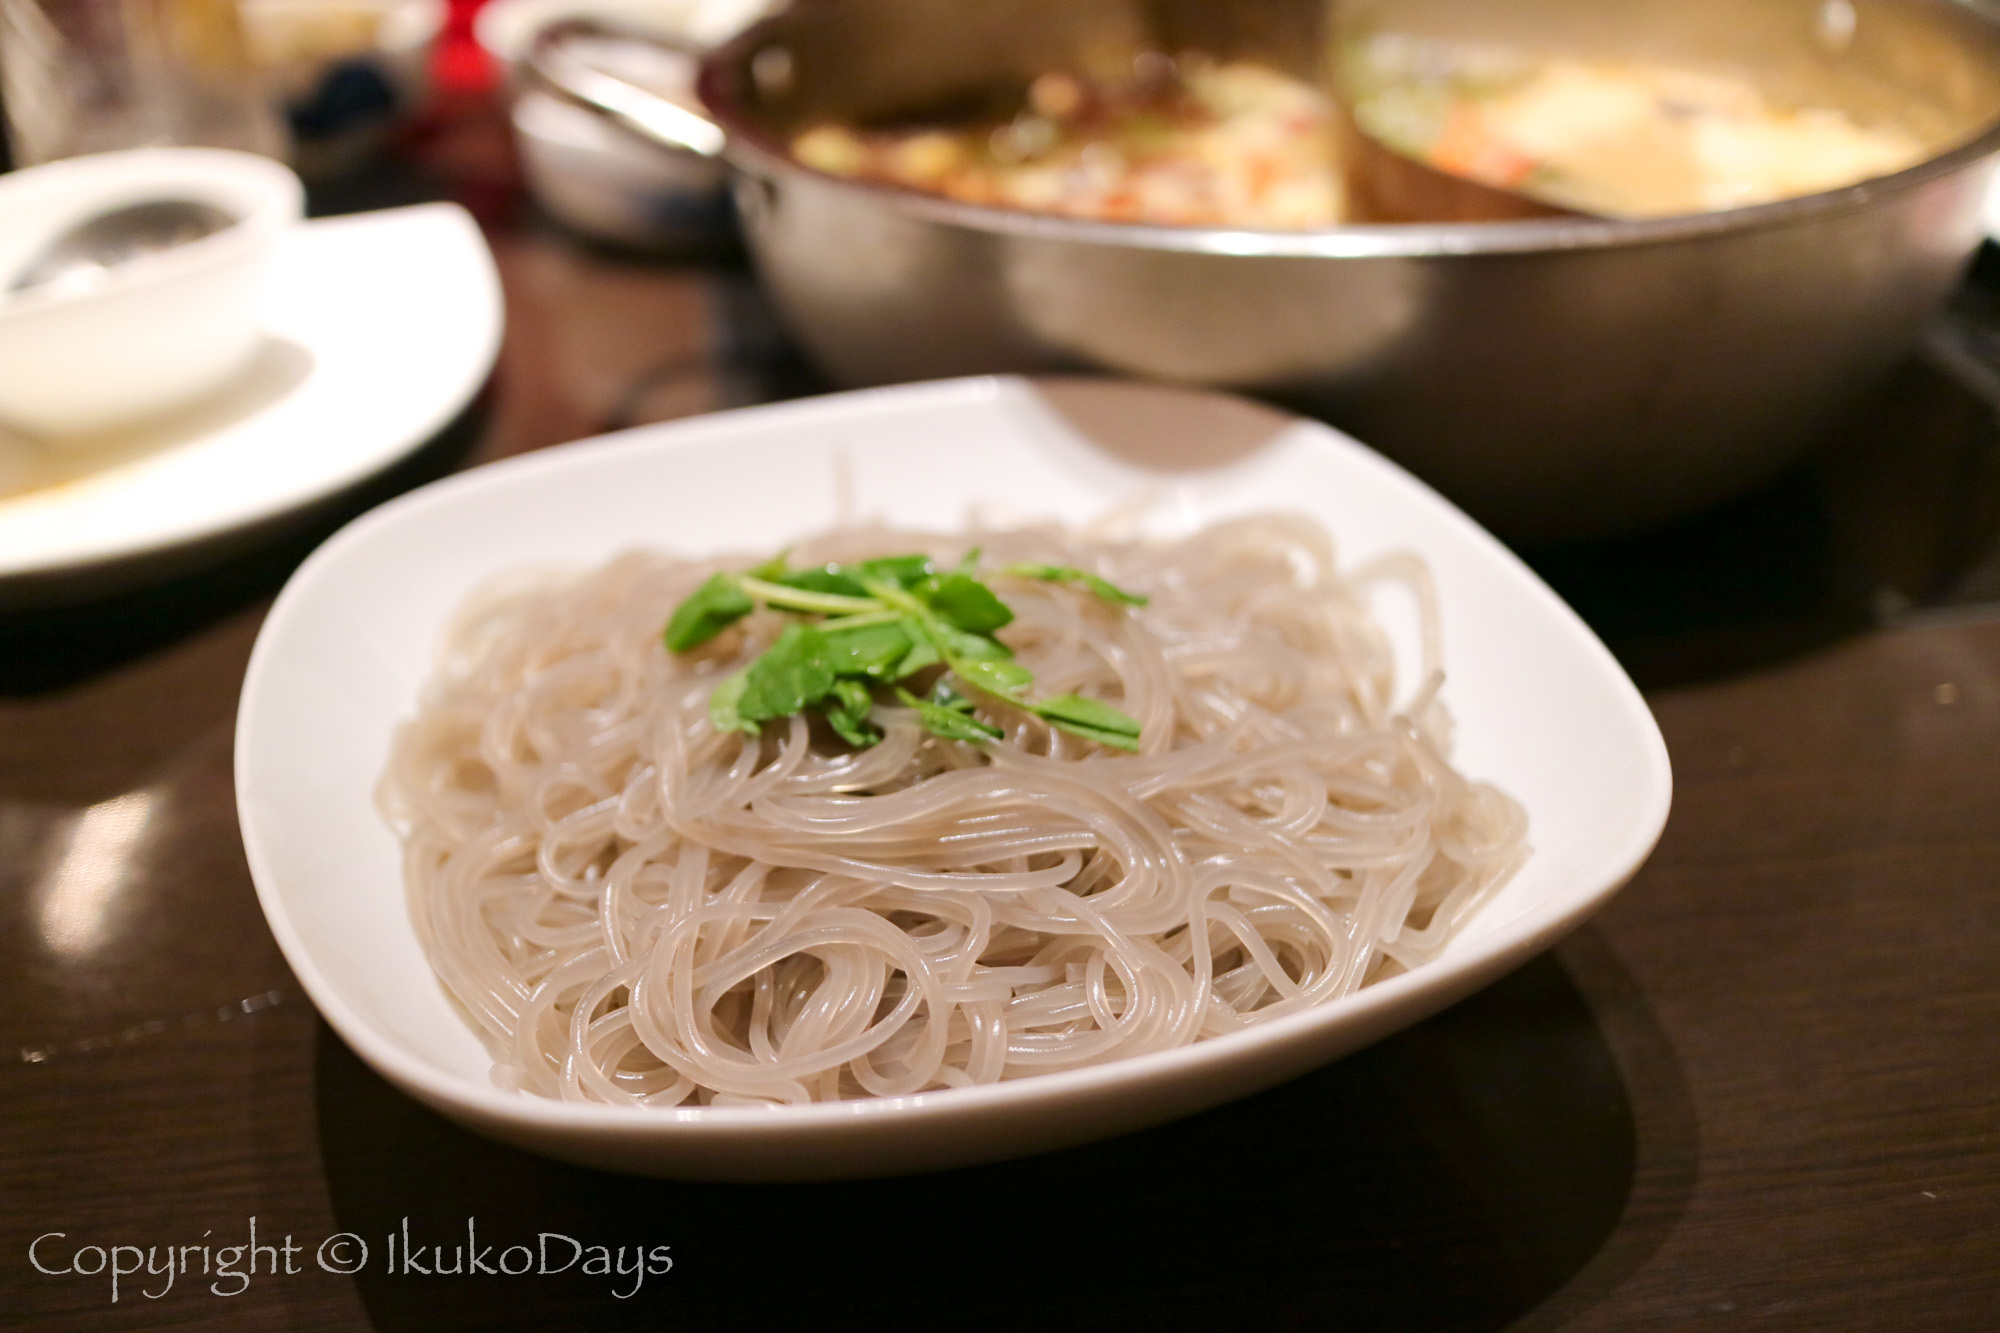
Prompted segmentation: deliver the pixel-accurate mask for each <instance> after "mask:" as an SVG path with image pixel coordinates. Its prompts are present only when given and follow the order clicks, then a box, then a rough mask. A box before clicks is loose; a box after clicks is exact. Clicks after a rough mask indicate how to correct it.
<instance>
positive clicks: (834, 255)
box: [700, 0, 2000, 540]
mask: <svg viewBox="0 0 2000 1333" xmlns="http://www.w3.org/2000/svg"><path fill="white" fill-rule="evenodd" d="M1364 3H1365V4H1366V8H1365V9H1364V8H1362V6H1363V4H1364ZM1325 12H1326V11H1325V7H1324V5H1323V4H1322V0H805V2H803V3H799V4H796V5H795V6H794V7H792V8H791V9H789V10H788V11H785V12H783V13H781V14H778V15H777V16H775V17H773V18H770V19H768V20H766V21H765V22H763V23H760V24H758V25H757V26H756V27H754V28H752V29H750V30H748V31H747V32H745V33H744V34H743V35H742V36H741V37H740V38H738V39H737V40H735V41H733V42H731V43H730V44H728V45H727V46H725V47H724V48H722V49H720V50H718V51H716V52H714V53H713V54H712V55H711V56H710V57H709V59H708V60H707V61H706V63H705V65H704V68H703V71H702V76H701V83H700V89H701V95H702V99H703V101H704V102H705V103H706V105H707V107H708V109H709V111H710V114H711V115H713V117H714V118H715V119H716V121H717V122H719V123H720V125H721V127H722V128H723V129H724V130H725V131H726V135H727V148H726V153H727V156H728V158H729V160H730V162H731V163H732V164H733V166H734V167H735V168H736V171H737V202H738V204H739V207H740V211H741V214H742V218H743V222H744V227H745V232H746V236H747V239H748V243H749V246H750V249H751V252H752V254H753V256H754V259H755V262H756V265H757V267H758V270H759V272H760V273H761V275H762V277H763V279H764V281H765V283H766V285H767V287H768V290H769V293H770V297H771V299H772V301H773V302H774V303H775V304H776V307H777V309H778V312H779V314H780V316H781V317H782V319H783V320H784V322H785V323H786V325H787V326H788V327H789V328H790V330H791V331H792V333H793V334H795V335H796V337H797V338H798V340H799V342H800V343H801V344H802V345H803V346H804V348H805V349H806V351H807V352H808V353H809V354H810V356H811V357H812V358H813V359H814V360H815V361H816V362H817V363H818V364H819V365H820V367H821V368H822V369H823V370H824V371H825V372H826V373H827V374H828V375H829V376H830V377H831V378H833V379H834V380H836V381H838V382H840V383H843V384H851V385H867V384H879V383H885V382H889V381H899V380H911V379H920V378H928V377H934V376H946V375H958V374H964V373H968V372H982V371H1050V370H1078V369H1085V370H1097V371H1111V372H1118V373H1124V374H1132V375H1139V376H1146V377H1152V378H1159V379H1167V380H1178V381H1186V382H1193V383H1199V384H1207V385H1218V386H1223V387H1227V388H1232V389H1239V390H1243V391H1246V392H1250V393H1255V394H1260V395H1264V396H1268V397H1272V398H1275V399H1278V400H1280V401H1284V402H1287V403H1291V404H1294V405H1298V406H1301V407H1304V408H1306V409H1307V410H1310V411H1312V412H1315V413H1317V414H1319V415H1322V416H1325V417H1326V418H1328V419H1329V420H1331V421H1333V422H1335V423H1336V424H1338V425H1340V426H1342V427H1344V428H1346V429H1347V430H1349V431H1351V432H1352V433H1353V434H1355V435H1356V436H1358V437H1359V438H1361V439H1362V440H1364V441H1367V442H1368V443H1370V444H1372V445H1375V446H1376V447H1378V448H1380V449H1382V450H1384V451H1385V452H1387V453H1389V454H1391V455H1393V456H1395V457H1396V458H1398V459H1400V460H1402V461H1403V462H1404V463H1406V464H1407V465H1408V466H1410V467H1411V468H1412V469H1414V470H1415V471H1416V472H1418V473H1419V474H1420V475H1422V476H1424V477H1425V478H1427V479H1428V480H1430V481H1431V482H1432V483H1433V484H1434V485H1436V486H1437V487H1439V488H1440V489H1441V490H1443V491H1444V492H1445V493H1446V494H1448V495H1450V496H1451V497H1453V498H1454V499H1456V500H1457V501H1459V502H1460V503H1461V504H1463V505H1464V506H1466V507H1467V508H1468V509H1470V510H1471V511H1472V512H1474V513H1475V514H1476V515H1478V516H1479V517H1481V518H1482V519H1484V520H1486V521H1487V522H1489V523H1491V524H1493V525H1494V526H1495V527H1497V528H1498V529H1500V530H1501V531H1502V532H1503V533H1505V534H1507V535H1509V536H1512V537H1515V538H1520V539H1529V540H1546V539H1560V538H1576V537H1588V536H1596V535H1602V534H1606V533H1612V532H1618V531H1625V530H1630V529H1634V528H1638V527H1643V526H1645V525H1649V524H1654V523H1658V522H1662V521H1664V520H1668V519H1671V518H1673V517H1676V516H1679V515H1683V514H1686V513H1689V512H1692V511H1694V510H1696V509H1699V508H1701V507H1703V506H1706V505H1709V504H1711V503H1713V502H1715V501H1717V500H1718V499H1720V498H1722V497H1725V496H1727V495H1729V494H1731V493H1734V492H1737V491H1739V490H1742V489H1744V488H1746V487H1748V486H1750V485H1752V484H1754V483H1756V482H1758V481H1760V480H1762V479H1764V478H1767V477H1769V476H1771V475H1773V474H1774V473H1775V472H1777V471H1778V470H1780V469H1782V468H1783V466H1784V465H1785V464H1786V463H1787V462H1789V461H1791V460H1792V459H1794V458H1795V457H1796V456H1797V455H1798V453H1799V452H1800V450H1801V449H1802V448H1804V447H1805V446H1806V445H1807V444H1809V443H1810V442H1811V440H1812V439H1813V437H1814V435H1815V432H1816V431H1818V430H1819V429H1820V428H1822V427H1823V426H1824V425H1825V424H1827V423H1828V421H1829V419H1830V418H1832V417H1834V416H1835V415H1837V414H1838V413H1839V412H1840V411H1841V410H1842V409H1843V407H1845V406H1846V405H1848V404H1849V403H1850V402H1851V401H1852V400H1853V398H1854V397H1855V395H1856V394H1857V393H1859V392H1860V391H1861V390H1863V389H1865V388H1866V386H1867V385H1868V384H1869V383H1870V382H1871V381H1872V380H1874V379H1875V378H1876V377H1877V376H1878V375H1879V374H1880V373H1881V372H1883V371H1884V370H1885V369H1886V368H1888V367H1889V366H1890V365H1891V364H1892V363H1893V362H1894V361H1895V360H1896V359H1897V358H1898V356H1900V355H1901V354H1902V353H1903V352H1904V350H1905V349H1906V348H1907V346H1908V344H1909V342H1910V341H1911V339H1912V337H1913V335H1914V333H1915V331H1916V330H1917V328H1918V326H1919V324H1920V323H1921V322H1922V321H1923V320H1924V319H1925V317H1926V316H1927V315H1928V314H1929V313H1930V312H1932V311H1933V310H1934V309H1935V308H1936V307H1937V305H1938V304H1939V303H1940V302H1941V301H1942V300H1943V299H1944V297H1945V296H1946V295H1947V294H1948V293H1949V291H1950V289H1951V288H1952V286H1953V284H1954V283H1955V282H1956V281H1957V279H1958V277H1959V275H1960V272H1961V269H1962V267H1963V265H1964V263H1965V260H1966V258H1967V256H1968V255H1969V254H1970V253H1971V252H1972V250H1973V249H1974V248H1975V247H1976V246H1977V245H1978V244H1979V242H1980V239H1981V236H1982V224H1981V207H1982V203H1983V200H1984V196H1985V193H1986V188H1987V182H1988V177H1989V175H1990V174H1991V168H1992V154H1993V153H1994V152H1995V150H1996V148H2000V25H1996V23H1995V22H1994V21H1992V20H1990V19H1989V18H1987V17H1984V16H1982V15H1981V14H1980V13H1978V12H1976V11H1975V10H1973V9H1971V8H1969V7H1967V6H1966V5H1963V4H1958V3H1952V2H1951V0H1623V2H1622V3H1620V4H1618V5H1615V6H1610V5H1604V4H1601V3H1597V2H1596V0H1506V2H1505V3H1502V2H1501V0H1348V8H1347V10H1346V11H1345V15H1346V17H1345V18H1343V19H1342V20H1341V21H1342V22H1351V23H1358V24H1375V25H1382V24H1390V23H1393V24H1397V25H1401V26H1402V27H1404V28H1406V29H1408V30H1411V31H1419V32H1436V33H1442V34H1448V35H1455V36H1460V37H1463V38H1467V39H1473V40H1490V41H1504V42H1512V43H1515V44H1518V45H1526V46H1531V47H1534V46H1537V45H1539V46H1540V47H1541V48H1544V49H1549V48H1559V49H1571V50H1578V49H1580V50H1584V51H1590V50H1614V51H1623V52H1625V53H1628V54H1632V53H1645V54H1655V55H1660V56H1675V57H1682V58H1691V59H1696V60H1700V59H1714V58H1721V59H1724V60H1726V61H1728V62H1729V63H1732V64H1734V65H1736V66H1738V67H1741V68H1746V69H1750V70H1754V71H1756V72H1757V74H1758V77H1759V79H1760V80H1761V81H1763V82H1764V83H1765V84H1766V85H1767V86H1769V87H1773V88H1776V89H1777V90H1779V91H1780V92H1781V93H1785V94H1796V95H1798V96H1799V97H1800V98H1801V99H1802V100H1831V101H1832V102H1833V104H1834V105H1838V106H1842V107H1844V108H1847V109H1850V110H1851V111H1853V112H1855V113H1857V114H1861V115H1866V114H1868V113H1870V112H1876V111H1881V110H1896V109H1897V108H1899V107H1917V106H1921V107H1922V109H1923V114H1924V115H1925V116H1927V117H1929V118H1930V119H1931V121H1932V122H1933V123H1934V124H1937V125H1941V126H1942V127H1944V129H1945V131H1946V132H1947V134H1948V141H1949V142H1955V143H1956V144H1957V145H1958V146H1956V147H1953V148H1950V149H1949V150H1948V151H1945V152H1944V153H1943V155H1942V156H1939V157H1936V158H1934V159H1933V160H1930V161H1927V162H1925V163H1922V164H1921V165H1919V166H1916V167H1914V168H1911V169H1909V170H1906V171H1903V172H1901V173H1899V174H1897V175H1894V176H1890V177H1886V178H1882V179H1878V180H1874V181H1869V182H1866V183H1863V184H1861V185H1857V186H1853V187H1851V188H1847V189H1842V190H1836V191H1831V192H1828V193H1824V194H1818V195H1813V196H1809V197H1806V198H1800V199H1793V200H1788V201H1783V202H1779V203H1774V204H1769V205H1764V206H1760V207H1754V208H1746V209H1738V210H1734V211H1730V212H1724V213H1711V214H1702V215H1695V216H1689V217H1682V218H1671V219H1664V220H1654V221H1643V222H1619V221H1604V220H1597V219H1585V218H1557V219H1539V220H1533V221H1520V222H1508V223H1473V224H1451V225H1397V226H1383V225H1378V226H1343V227H1337V228H1333V229H1330V230H1325V231H1317V232H1307V233H1277V232H1254V231H1229V230H1210V229H1199V228H1169V227H1148V226H1125V225H1112V224H1102V223H1092V222H1083V221H1072V220H1067V219H1062V218H1055V217H1048V216H1039V215H1034V214H1028V213H1020V212H1012V211H1005V210H999V209H990V208H982V207H974V206H968V205H963V204H958V203H954V202H951V201H948V200H945V199H941V198H936V197H932V196H928V195H924V194H920V193H916V192H914V191H909V190H903V189H898V188H893V187H885V186H879V185H872V184H866V183H860V182H856V181H852V180H846V179H840V178H836V177H833V176H828V175H824V174H821V173H819V172H816V171H813V170H811V169H809V168H806V167H804V166H801V165H799V164H798V163H797V162H795V161H793V160H791V158H790V157H789V156H788V155H787V153H786V150H785V145H786V144H787V143H788V142H789V140H790V139H791V137H792V136H793V135H794V134H795V133H796V132H797V131H799V130H801V129H803V128H806V127H809V126H811V125H814V124H819V123H823V122H826V121H836V120H837V121H846V122H856V121H859V122H868V121H872V120H877V119H880V118H885V117H892V116H896V115H898V114H903V113H909V112H913V111H918V110H922V109H926V108H937V107H941V106H945V105H948V104H950V103H952V102H953V101H954V100H955V99H964V98H966V97H967V96H968V95H972V94H977V93H979V92H980V91H982V90H990V89H992V88H994V87H995V86H1005V85H1015V86H1018V85H1019V84H1020V83H1021V82H1022V81H1024V80H1026V79H1029V78H1032V77H1033V76H1034V75H1036V74H1039V73H1042V72H1045V71H1047V70H1050V69H1075V68H1079V67H1101V66H1102V65H1103V63H1104V62H1106V61H1117V60H1121V59H1129V58H1130V56H1131V55H1132V54H1135V53H1137V52H1140V51H1145V50H1165V51H1169V52H1172V51H1179V50H1184V49H1190V48H1193V49H1201V50H1205V51H1208V52H1210V53H1212V54H1215V55H1218V56H1224V57H1229V56H1247V57H1252V58H1256V59H1260V60H1264V61H1267V62H1269V63H1271V64H1274V65H1276V66H1279V67H1281V68H1285V69H1288V70H1291V71H1294V72H1297V73H1300V74H1304V75H1314V74H1316V73H1317V72H1318V71H1319V70H1320V68H1321V63H1322V60H1323V59H1324V57H1325V53H1326V52H1327V51H1328V50H1330V49H1332V47H1333V42H1332V40H1331V36H1332V35H1330V34H1329V33H1328V32H1327V31H1326V30H1325V25H1326V20H1325Z"/></svg>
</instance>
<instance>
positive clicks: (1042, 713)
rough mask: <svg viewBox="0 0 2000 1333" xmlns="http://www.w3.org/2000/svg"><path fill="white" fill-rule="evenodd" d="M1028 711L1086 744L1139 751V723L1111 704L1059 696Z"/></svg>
mask: <svg viewBox="0 0 2000 1333" xmlns="http://www.w3.org/2000/svg"><path fill="white" fill-rule="evenodd" d="M1028 707H1029V708H1031V709H1032V710H1034V712H1035V714H1036V715H1037V716H1039V717H1042V718H1045V719H1047V721H1048V723H1049V725H1050V726H1055V727H1061V728H1062V729H1063V730H1064V731H1067V732H1070V733H1072V734H1074V735H1078V736H1081V737H1083V738H1084V739H1085V740H1092V741H1096V742H1097V743H1098V744H1099V745H1108V746H1111V747H1112V748H1114V749H1119V750H1131V751H1134V752H1136V751H1137V750H1138V748H1139V723H1138V720H1137V719H1136V718H1133V717H1131V716H1129V715H1127V714H1125V713H1121V712H1119V711H1118V710H1117V709H1116V708H1113V707H1112V706H1111V705H1110V704H1107V703H1103V702H1100V701H1099V700H1096V699H1086V698H1084V697H1083V696H1082V695H1080V694H1058V695H1056V696H1055V697H1054V698H1052V699H1042V700H1039V701H1038V702H1035V703H1032V704H1029V705H1028Z"/></svg>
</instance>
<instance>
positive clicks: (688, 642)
mask: <svg viewBox="0 0 2000 1333" xmlns="http://www.w3.org/2000/svg"><path fill="white" fill-rule="evenodd" d="M756 605H757V604H756V603H755V602H753V601H751V600H750V595H749V594H748V593H746V592H744V591H743V586H742V585H741V584H740V583H738V582H737V580H736V576H735V575H734V574H711V575H709V577H708V582H706V583H704V584H702V585H701V586H700V587H699V588H696V589H695V590H694V595H693V596H691V597H689V598H688V599H687V600H686V601H684V602H682V603H681V604H680V605H679V606H677V607H675V608H674V616H673V619H671V620H669V621H668V622H667V628H666V631H665V632H664V634H663V635H662V637H663V638H664V639H665V640H666V644H667V647H668V648H670V649H672V650H673V651H674V652H677V653H684V652H686V651H687V650H688V649H690V648H699V647H701V645H703V644H704V643H707V642H708V641H709V640H710V639H712V638H714V637H715V636H716V635H718V634H720V633H722V631H724V630H726V629H728V628H729V627H730V626H731V625H734V624H735V623H736V622H737V621H739V620H741V619H743V617H745V616H747V615H749V614H750V612H751V611H753V610H755V609H756Z"/></svg>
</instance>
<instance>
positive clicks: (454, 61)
mask: <svg viewBox="0 0 2000 1333" xmlns="http://www.w3.org/2000/svg"><path fill="white" fill-rule="evenodd" d="M485 4H486V0H451V14H450V16H449V17H448V18H447V19H446V20H445V25H444V32H443V33H442V34H441V35H440V36H439V38H438V44H437V54H436V55H435V56H434V57H433V58H432V61H431V77H432V78H433V79H434V80H435V81H436V84H437V88H438V91H439V92H441V93H444V94H445V95H447V96H450V95H453V94H457V95H461V96H463V95H467V94H472V95H482V94H485V93H489V92H491V91H492V90H493V85H494V81H495V74H494V69H493V61H492V60H491V59H490V58H488V56H487V54H486V52H485V51H484V50H482V49H481V48H480V45H479V43H478V41H477V40H475V39H474V37H473V35H472V20H473V16H474V15H476V14H477V13H478V12H479V10H480V8H481V7H482V6H484V5H485Z"/></svg>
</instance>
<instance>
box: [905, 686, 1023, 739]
mask: <svg viewBox="0 0 2000 1333" xmlns="http://www.w3.org/2000/svg"><path fill="white" fill-rule="evenodd" d="M896 697H897V698H898V699H901V700H902V701H903V702H904V703H906V704H908V705H909V706H910V707H912V708H914V709H916V710H917V716H918V717H920V718H922V719H923V721H924V726H925V727H926V728H928V729H929V730H930V731H931V733H932V734H934V735H938V736H942V737H944V738H945V739H946V740H948V741H972V742H974V743H977V742H979V741H997V740H999V739H1000V737H1001V736H1002V735H1003V734H1004V733H1003V732H1002V731H1001V730H1000V728H998V727H996V726H993V725H991V724H990V723H986V722H981V721H980V720H979V719H978V718H976V717H974V716H973V715H972V711H971V709H972V704H971V701H970V700H964V701H962V702H964V704H965V707H964V708H956V707H953V706H950V705H947V704H939V703H932V702H931V701H930V700H928V699H919V698H918V697H917V696H916V695H914V694H911V693H910V692H909V691H908V690H906V689H903V688H901V687H900V686H899V687H897V690H896Z"/></svg>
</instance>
